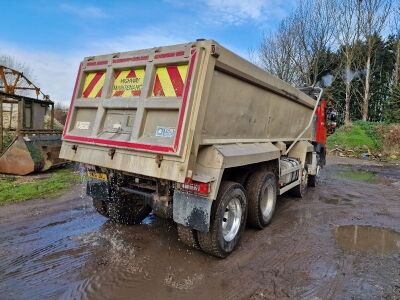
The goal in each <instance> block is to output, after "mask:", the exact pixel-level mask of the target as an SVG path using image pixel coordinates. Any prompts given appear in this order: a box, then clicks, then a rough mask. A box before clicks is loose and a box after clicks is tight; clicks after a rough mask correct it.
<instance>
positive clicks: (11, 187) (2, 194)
mask: <svg viewBox="0 0 400 300" xmlns="http://www.w3.org/2000/svg"><path fill="white" fill-rule="evenodd" d="M80 181H81V177H80V176H79V175H78V174H77V173H76V172H74V171H73V170H72V169H59V170H56V171H51V172H48V173H45V174H40V175H34V176H28V177H17V176H15V177H14V176H7V177H3V178H0V205H4V204H7V203H12V202H17V201H24V200H29V199H35V198H48V197H54V196H57V195H60V194H61V193H63V192H64V191H65V190H67V189H68V188H70V187H71V186H72V185H73V184H76V183H79V182H80Z"/></svg>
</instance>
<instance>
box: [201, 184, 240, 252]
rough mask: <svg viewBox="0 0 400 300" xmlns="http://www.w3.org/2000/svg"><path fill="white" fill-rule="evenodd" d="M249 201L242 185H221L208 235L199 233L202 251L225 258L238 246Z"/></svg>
mask: <svg viewBox="0 0 400 300" xmlns="http://www.w3.org/2000/svg"><path fill="white" fill-rule="evenodd" d="M246 213H247V200H246V195H245V192H244V188H243V186H242V185H241V184H238V183H235V182H231V181H225V182H222V183H221V186H220V188H219V192H218V196H217V199H216V200H215V201H214V202H213V204H212V208H211V224H210V230H209V232H207V233H203V232H197V237H198V241H199V244H200V247H201V249H202V250H203V251H204V252H206V253H208V254H211V255H214V256H217V257H221V258H224V257H226V256H228V255H229V254H230V253H232V251H233V250H234V249H235V248H236V246H237V245H238V243H239V241H240V238H241V236H242V233H243V231H244V228H245V224H246Z"/></svg>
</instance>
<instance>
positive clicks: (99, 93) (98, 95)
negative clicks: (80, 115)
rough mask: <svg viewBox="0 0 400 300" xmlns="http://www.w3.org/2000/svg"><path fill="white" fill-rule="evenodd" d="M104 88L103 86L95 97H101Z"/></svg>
mask: <svg viewBox="0 0 400 300" xmlns="http://www.w3.org/2000/svg"><path fill="white" fill-rule="evenodd" d="M102 90H103V87H102V88H101V89H100V90H99V91H98V92H97V95H96V97H95V98H98V97H101V91H102Z"/></svg>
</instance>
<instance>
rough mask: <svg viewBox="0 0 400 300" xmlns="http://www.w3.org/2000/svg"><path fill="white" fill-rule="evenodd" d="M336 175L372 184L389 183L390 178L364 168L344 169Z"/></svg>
mask: <svg viewBox="0 0 400 300" xmlns="http://www.w3.org/2000/svg"><path fill="white" fill-rule="evenodd" d="M337 176H338V177H341V178H346V179H350V180H353V181H359V182H366V183H372V184H390V183H391V180H389V179H387V178H385V177H380V176H378V174H377V173H376V172H374V171H366V170H346V171H340V172H338V173H337Z"/></svg>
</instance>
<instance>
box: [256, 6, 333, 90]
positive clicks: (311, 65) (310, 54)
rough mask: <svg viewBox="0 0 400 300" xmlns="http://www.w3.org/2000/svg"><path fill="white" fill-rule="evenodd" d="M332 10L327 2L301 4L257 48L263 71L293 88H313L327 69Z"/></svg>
mask: <svg viewBox="0 0 400 300" xmlns="http://www.w3.org/2000/svg"><path fill="white" fill-rule="evenodd" d="M335 28H336V27H335V6H334V5H332V2H331V1H330V0H301V1H300V3H299V6H298V8H297V9H296V10H295V11H294V12H293V13H292V14H291V15H290V16H289V17H287V18H286V19H284V20H283V21H282V22H281V24H280V26H279V28H278V30H277V31H276V33H275V34H269V35H265V36H264V38H263V40H262V42H261V44H260V48H259V52H260V61H261V63H262V65H263V66H264V68H265V69H267V70H268V71H270V72H271V73H273V74H274V75H276V76H278V77H279V78H281V79H283V80H285V81H287V82H289V83H292V84H295V85H316V84H317V81H318V80H319V78H320V75H321V74H323V73H324V72H326V71H327V70H328V69H329V67H330V62H329V61H326V59H325V58H326V52H327V51H328V50H329V49H330V48H331V47H332V45H333V43H334V36H335Z"/></svg>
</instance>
